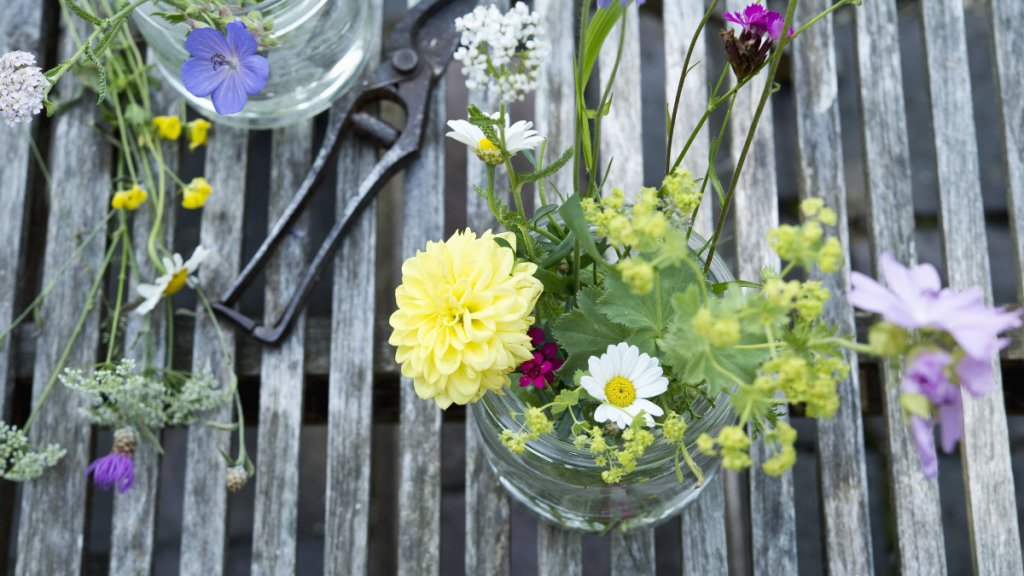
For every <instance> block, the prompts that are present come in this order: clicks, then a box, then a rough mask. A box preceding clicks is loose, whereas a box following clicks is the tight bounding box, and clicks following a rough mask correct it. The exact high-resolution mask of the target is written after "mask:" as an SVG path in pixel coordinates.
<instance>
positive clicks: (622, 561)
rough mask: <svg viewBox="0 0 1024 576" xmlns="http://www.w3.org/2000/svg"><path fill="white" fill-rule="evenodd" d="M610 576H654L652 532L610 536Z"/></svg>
mask: <svg viewBox="0 0 1024 576" xmlns="http://www.w3.org/2000/svg"><path fill="white" fill-rule="evenodd" d="M611 539H612V576H643V575H648V574H649V575H651V576H654V573H655V565H654V530H653V529H651V528H643V529H640V530H637V531H631V532H627V533H626V534H622V533H619V532H616V533H614V534H612V537H611Z"/></svg>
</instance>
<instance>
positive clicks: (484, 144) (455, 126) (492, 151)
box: [446, 112, 544, 164]
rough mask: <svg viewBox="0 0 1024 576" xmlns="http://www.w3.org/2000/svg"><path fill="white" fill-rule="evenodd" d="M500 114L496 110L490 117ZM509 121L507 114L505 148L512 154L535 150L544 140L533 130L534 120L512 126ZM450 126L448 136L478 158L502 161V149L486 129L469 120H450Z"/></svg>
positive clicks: (488, 160) (498, 162) (499, 162)
mask: <svg viewBox="0 0 1024 576" xmlns="http://www.w3.org/2000/svg"><path fill="white" fill-rule="evenodd" d="M498 115H499V112H495V113H494V114H490V117H491V118H492V119H494V120H497V119H498ZM509 122H510V120H509V117H508V114H506V115H505V148H506V149H507V150H508V153H509V154H511V155H512V156H515V155H516V154H518V153H520V152H522V151H523V150H534V149H536V148H537V146H540V144H541V142H543V141H544V138H543V137H542V136H538V135H537V131H536V130H531V128H533V122H527V121H525V120H520V121H519V122H516V123H515V124H512V125H511V126H509ZM448 127H449V128H451V129H452V132H449V133H448V134H446V136H448V137H449V138H451V139H453V140H456V141H458V142H462V143H463V144H465V145H466V146H469V147H470V149H471V150H473V152H474V153H476V155H477V158H480V159H481V160H483V161H484V162H486V163H488V164H501V163H502V161H503V160H502V158H501V150H500V149H499V148H498V146H497V145H496V144H495V143H494V142H491V141H490V140H489V139H488V138H487V135H486V134H484V131H483V130H481V129H480V127H479V126H476V125H474V124H471V123H470V122H469V121H467V120H449V121H448Z"/></svg>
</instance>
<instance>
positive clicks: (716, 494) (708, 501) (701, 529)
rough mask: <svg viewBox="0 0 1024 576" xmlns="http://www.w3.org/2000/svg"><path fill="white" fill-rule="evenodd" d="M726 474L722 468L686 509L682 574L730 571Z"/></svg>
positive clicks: (684, 510) (683, 520)
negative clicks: (727, 540) (726, 531)
mask: <svg viewBox="0 0 1024 576" xmlns="http://www.w3.org/2000/svg"><path fill="white" fill-rule="evenodd" d="M724 478H725V474H723V471H722V470H719V471H718V473H717V474H715V475H714V476H713V477H712V478H711V479H709V480H708V482H707V485H706V486H705V487H704V491H703V492H701V494H700V497H698V498H697V500H696V501H694V502H693V503H692V504H690V505H689V506H687V507H686V508H683V512H682V514H681V515H680V522H681V525H682V531H681V532H682V551H683V571H682V572H683V576H705V575H711V574H728V573H729V554H728V546H727V542H726V533H725V479H724Z"/></svg>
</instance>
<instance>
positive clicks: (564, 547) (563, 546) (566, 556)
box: [537, 520, 583, 576]
mask: <svg viewBox="0 0 1024 576" xmlns="http://www.w3.org/2000/svg"><path fill="white" fill-rule="evenodd" d="M537 564H538V568H537V574H538V576H582V575H583V543H582V539H581V538H580V533H579V532H570V531H568V530H565V529H564V528H560V527H558V526H555V525H554V524H551V523H549V522H545V521H543V520H541V521H540V524H539V526H538V527H537Z"/></svg>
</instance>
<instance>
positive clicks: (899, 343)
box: [868, 322, 907, 356]
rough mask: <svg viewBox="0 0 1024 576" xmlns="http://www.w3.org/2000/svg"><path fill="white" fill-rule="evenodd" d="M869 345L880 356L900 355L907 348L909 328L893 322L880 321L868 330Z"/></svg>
mask: <svg viewBox="0 0 1024 576" xmlns="http://www.w3.org/2000/svg"><path fill="white" fill-rule="evenodd" d="M868 345H870V346H871V348H872V350H874V352H875V354H878V355H879V356H898V355H900V354H902V353H903V352H904V351H905V350H906V348H907V330H906V329H905V328H902V327H900V326H897V325H895V324H893V323H891V322H878V323H876V324H875V325H874V326H872V327H871V330H869V331H868Z"/></svg>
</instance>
